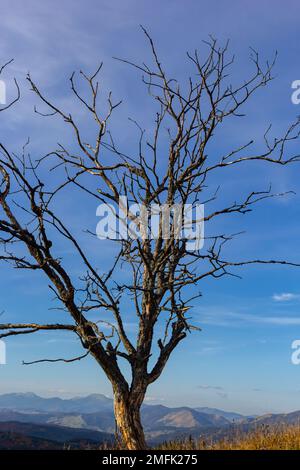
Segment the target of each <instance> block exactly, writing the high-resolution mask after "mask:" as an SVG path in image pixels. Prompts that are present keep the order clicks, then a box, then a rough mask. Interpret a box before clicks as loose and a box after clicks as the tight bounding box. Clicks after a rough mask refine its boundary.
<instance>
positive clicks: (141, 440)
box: [114, 392, 147, 450]
mask: <svg viewBox="0 0 300 470" xmlns="http://www.w3.org/2000/svg"><path fill="white" fill-rule="evenodd" d="M140 409H141V405H140V404H139V403H136V402H135V403H134V401H132V400H131V399H130V394H128V395H127V394H126V395H124V394H123V393H119V392H115V394H114V410H115V419H116V425H117V430H118V432H119V433H120V437H121V439H122V444H123V445H124V446H125V448H126V449H128V450H144V449H146V448H147V444H146V441H145V435H144V430H143V427H142V423H141V414H140Z"/></svg>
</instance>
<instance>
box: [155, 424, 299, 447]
mask: <svg viewBox="0 0 300 470" xmlns="http://www.w3.org/2000/svg"><path fill="white" fill-rule="evenodd" d="M158 449H159V450H300V425H276V426H266V425H261V426H259V427H257V428H256V429H254V430H253V431H249V432H241V431H238V430H237V431H236V432H233V435H232V436H231V437H228V438H224V439H221V440H219V441H217V442H213V441H212V440H209V439H199V440H196V439H192V438H189V439H186V440H182V441H180V440H179V441H169V442H166V443H164V444H162V445H161V446H159V447H158Z"/></svg>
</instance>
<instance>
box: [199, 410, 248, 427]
mask: <svg viewBox="0 0 300 470" xmlns="http://www.w3.org/2000/svg"><path fill="white" fill-rule="evenodd" d="M195 409H196V410H197V411H201V412H202V413H207V414H210V415H216V416H222V417H223V418H225V419H226V420H228V421H231V422H235V423H239V422H241V421H244V420H245V418H246V417H245V416H244V415H241V414H240V413H234V412H232V411H224V410H219V409H218V408H207V407H205V406H202V407H200V408H195Z"/></svg>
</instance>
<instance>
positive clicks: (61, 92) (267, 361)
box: [0, 0, 300, 413]
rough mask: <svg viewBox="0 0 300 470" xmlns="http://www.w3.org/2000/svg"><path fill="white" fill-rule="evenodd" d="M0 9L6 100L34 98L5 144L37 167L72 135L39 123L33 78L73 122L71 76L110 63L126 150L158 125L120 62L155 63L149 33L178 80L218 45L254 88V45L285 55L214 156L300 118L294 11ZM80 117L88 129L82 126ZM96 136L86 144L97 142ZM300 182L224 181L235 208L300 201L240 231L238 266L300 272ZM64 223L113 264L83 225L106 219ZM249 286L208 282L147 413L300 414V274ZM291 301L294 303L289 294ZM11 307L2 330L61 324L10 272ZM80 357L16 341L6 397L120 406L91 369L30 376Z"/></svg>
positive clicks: (92, 1)
mask: <svg viewBox="0 0 300 470" xmlns="http://www.w3.org/2000/svg"><path fill="white" fill-rule="evenodd" d="M0 8H1V11H0V18H1V28H0V63H2V62H5V61H6V60H8V59H11V58H14V59H15V61H14V63H13V64H12V65H11V67H10V68H9V69H7V70H6V72H5V75H4V79H5V80H6V83H7V87H8V95H9V96H11V95H12V93H13V87H12V77H13V76H16V77H17V79H18V80H19V82H20V85H21V89H22V100H21V102H20V103H18V104H17V105H16V107H15V108H14V109H11V110H9V111H8V112H6V113H2V114H1V116H0V117H1V121H0V138H1V141H3V142H5V144H6V145H7V146H8V147H10V148H11V149H12V150H13V151H16V152H18V151H20V148H21V146H22V145H23V144H24V142H25V141H26V139H27V137H28V136H30V137H31V145H30V150H31V152H32V155H34V156H38V155H39V154H40V153H45V152H47V151H48V150H49V149H50V148H53V146H55V144H56V142H57V141H67V142H68V141H69V138H70V134H69V132H68V130H66V129H64V128H62V127H61V126H60V125H59V123H58V122H57V121H56V120H48V121H47V124H46V123H45V122H44V121H43V120H41V119H40V118H39V117H38V116H36V115H34V113H33V105H34V104H35V98H34V96H33V95H32V93H30V91H29V90H28V86H27V84H26V81H25V75H26V73H27V72H28V71H30V73H31V75H32V77H33V78H34V80H35V81H36V82H38V83H39V84H40V86H41V87H42V88H43V90H44V91H45V92H46V93H47V95H48V96H49V95H50V96H51V97H52V98H53V99H54V100H55V101H56V102H59V103H60V104H61V105H63V106H64V107H67V108H69V109H72V106H73V103H72V101H71V97H70V93H69V90H68V78H69V76H70V74H71V72H72V71H73V70H76V69H80V68H83V69H85V70H87V71H90V70H93V69H94V68H95V66H96V65H97V64H98V63H99V62H100V61H103V62H104V69H103V75H102V86H103V89H104V91H105V90H109V89H111V90H113V93H114V96H115V97H116V99H121V98H123V99H124V103H123V106H122V108H121V109H120V112H119V113H118V115H117V116H116V118H115V129H116V130H117V132H118V137H119V141H120V143H121V144H122V143H123V144H124V145H128V142H129V143H130V142H131V136H132V134H131V132H132V130H131V128H130V127H129V126H128V122H127V117H128V116H130V117H135V118H137V119H139V120H140V121H141V122H142V123H143V124H144V125H145V126H147V125H149V122H148V124H147V119H148V117H149V116H148V114H149V112H150V111H151V107H150V105H149V103H148V101H147V99H148V98H147V94H146V93H145V90H144V89H143V87H142V84H141V83H140V76H139V74H137V73H135V72H134V71H133V70H130V69H128V68H126V67H125V66H124V65H122V64H120V63H118V62H116V61H114V60H113V59H112V57H113V56H120V57H126V58H130V59H136V60H144V59H145V60H146V59H149V50H148V47H147V44H146V42H145V40H144V37H143V35H142V33H141V31H140V30H139V24H143V25H144V26H145V27H146V28H147V29H148V30H149V31H150V33H151V35H152V36H153V38H154V40H155V42H156V44H157V47H158V50H159V53H160V56H161V58H162V60H163V61H164V63H165V65H166V67H167V68H168V70H169V71H170V73H171V74H174V75H176V76H179V77H183V76H184V73H185V67H186V61H185V52H186V51H187V50H194V49H195V48H196V47H199V48H200V49H201V48H202V47H203V45H202V43H201V41H202V40H203V39H207V37H208V34H213V35H214V36H215V37H216V38H218V39H219V40H221V41H224V40H226V39H228V38H229V39H230V47H231V51H232V52H233V53H235V54H236V65H235V67H234V70H233V72H234V77H233V79H234V80H237V79H243V78H244V77H245V78H246V76H247V74H248V72H249V60H248V57H249V46H252V47H254V48H255V49H257V50H258V51H260V53H261V54H262V57H264V58H267V57H270V56H272V55H273V53H274V51H275V50H278V53H279V57H278V62H277V65H276V69H275V75H276V80H275V81H273V82H272V83H271V84H270V86H269V87H268V88H266V89H263V90H262V91H260V92H259V93H258V94H257V95H256V96H255V97H254V98H253V100H252V101H251V102H249V106H248V107H247V111H248V117H247V118H244V119H243V120H242V121H241V122H238V123H235V124H234V125H229V126H228V127H226V128H225V129H224V131H223V132H222V133H220V135H218V138H217V139H216V142H215V144H214V147H213V149H212V151H214V152H218V151H224V149H225V150H228V149H231V148H232V146H236V144H239V143H241V142H244V141H247V139H248V138H252V137H254V138H255V139H258V141H259V139H260V138H261V136H262V135H263V133H264V131H265V129H266V128H267V127H268V125H269V123H270V122H273V128H274V131H278V132H280V131H282V130H284V129H285V127H286V126H287V124H288V123H289V122H291V121H293V120H294V119H295V117H296V116H297V115H298V114H300V107H297V106H295V105H293V104H292V103H291V83H292V81H294V80H297V79H300V59H299V58H300V43H299V24H298V22H299V13H300V6H299V3H298V2H297V1H296V0H295V1H292V0H287V1H286V2H280V1H272V2H270V1H266V0H262V1H260V2H259V3H258V2H251V3H250V2H247V4H246V2H241V1H233V0H229V1H227V2H222V1H211V2H204V1H202V0H200V1H195V0H194V1H191V0H186V1H185V2H180V1H177V0H173V1H169V0H166V1H164V2H162V1H157V0H153V1H152V2H146V1H144V0H140V1H136V0H129V1H126V2H122V1H120V0H118V1H115V0H110V1H104V0H98V1H96V0H85V1H84V2H83V1H77V2H72V1H69V0H66V1H64V2H58V1H56V0H54V1H51V2H50V1H48V0H44V1H43V2H38V1H32V0H28V1H27V2H22V1H21V0H10V1H7V0H2V2H1V6H0ZM78 118H79V119H80V122H81V123H83V125H84V118H85V117H84V115H79V116H78ZM124 122H126V124H125V125H124ZM85 131H86V133H87V135H88V133H89V129H88V128H86V129H85ZM297 145H299V144H297ZM299 172H300V167H299V166H296V165H295V166H293V167H292V168H284V169H282V168H280V169H277V168H274V167H270V166H268V167H264V168H261V167H257V166H253V167H250V169H249V167H248V169H247V170H246V169H243V168H239V171H238V173H237V174H235V173H232V174H231V176H230V178H228V179H226V180H225V181H223V195H224V198H225V199H228V200H229V199H231V197H232V198H234V195H236V194H241V191H245V190H246V189H247V188H253V189H262V187H263V188H264V187H266V186H268V184H269V183H270V182H271V181H272V182H273V189H274V191H286V190H294V191H296V192H297V194H296V195H295V196H293V197H288V198H284V199H283V200H278V201H277V200H271V201H269V202H267V203H266V204H264V205H261V206H257V208H256V211H255V213H252V214H250V215H249V216H246V217H242V218H237V219H234V220H232V221H231V222H230V223H229V222H228V226H226V229H227V228H228V230H229V231H235V230H236V228H238V229H239V230H246V231H247V233H246V234H245V235H243V236H242V237H240V239H239V240H238V241H237V243H236V244H235V245H234V246H233V247H232V248H231V250H232V251H231V253H232V255H234V256H237V257H240V258H251V256H253V255H254V254H257V255H258V256H260V257H265V258H269V257H277V258H281V259H284V258H286V259H293V260H298V261H300V248H299V237H300V204H299V202H300V198H299V192H300V191H299V190H300V187H299V177H298V175H299ZM49 178H50V176H49ZM60 210H61V211H62V213H63V214H64V215H65V217H66V219H67V221H68V223H69V224H70V226H71V227H72V229H73V230H74V231H75V232H76V233H78V236H80V237H82V242H83V243H85V244H86V246H87V248H88V249H89V250H90V253H91V254H92V255H93V257H94V259H95V262H97V261H99V262H101V263H103V262H104V263H106V264H107V265H108V263H109V261H110V258H111V252H110V247H109V246H108V245H106V244H105V243H106V242H103V241H102V242H101V241H97V242H93V243H92V242H91V241H90V239H84V238H83V235H82V229H83V228H85V226H89V227H91V228H93V227H95V225H96V223H97V220H96V216H95V211H96V206H95V205H93V204H89V206H87V207H83V204H80V203H78V201H74V200H72V199H66V200H65V201H64V202H63V204H62V205H61V209H60ZM226 223H227V222H226ZM230 224H231V225H230ZM101 244H102V245H101ZM59 249H60V250H61V252H62V254H63V255H64V258H65V262H66V264H67V265H68V266H69V267H70V269H71V270H72V273H73V274H74V276H76V275H77V276H78V275H79V274H80V266H77V265H74V263H73V262H72V252H68V251H66V250H65V248H64V247H62V246H61V247H59ZM239 274H242V276H243V278H242V279H241V280H239V279H235V278H228V279H223V280H220V281H214V280H208V281H206V282H205V283H204V284H203V285H201V286H200V287H201V291H202V292H203V297H202V298H201V299H200V300H199V301H197V303H196V304H194V309H193V312H192V313H193V317H194V321H196V322H197V324H199V326H200V327H201V328H202V332H201V333H195V334H193V335H192V336H191V337H190V338H189V340H188V341H186V342H185V343H183V344H182V345H181V346H180V348H178V350H177V351H176V352H175V353H174V355H173V357H172V359H171V361H170V364H169V366H168V367H167V369H166V371H165V373H164V375H163V376H162V377H161V379H160V380H159V382H157V383H156V384H154V385H152V386H151V388H150V389H149V393H148V397H147V400H148V402H149V403H154V402H159V403H162V404H167V405H174V406H175V405H176V406H177V405H191V406H214V407H221V408H224V409H228V410H229V409H232V410H235V411H241V412H244V413H263V412H270V411H273V412H279V411H289V410H293V409H300V366H294V365H292V364H291V359H290V358H291V353H292V350H291V343H292V341H293V340H295V339H299V338H300V285H299V279H300V271H299V270H297V269H293V268H281V267H276V268H274V267H271V266H269V267H251V268H247V269H244V270H243V271H241V272H240V273H239ZM287 293H288V294H290V295H288V296H287V295H285V296H284V295H282V294H287ZM0 299H1V303H0V310H4V315H3V316H2V319H1V321H2V320H3V321H8V322H9V321H20V322H21V321H24V322H27V321H37V320H39V319H41V318H42V319H43V321H44V320H46V321H49V320H51V321H54V319H55V320H56V319H57V318H58V313H54V312H53V311H51V310H50V311H49V308H51V307H52V306H53V303H52V302H51V294H49V290H48V287H47V280H46V279H40V278H38V277H37V276H36V274H35V273H23V272H20V271H13V270H12V269H9V268H8V267H6V266H3V265H1V267H0ZM128 327H129V328H131V329H133V330H134V328H135V324H134V323H133V322H131V323H130V321H129V322H128ZM79 351H80V348H79V345H78V344H77V342H76V340H74V339H73V337H72V336H70V334H67V333H61V334H60V335H56V336H54V335H51V334H50V335H44V334H42V333H41V334H37V335H28V336H27V337H25V336H24V337H19V338H13V339H11V340H10V341H8V342H7V358H8V363H7V365H5V366H0V392H7V391H34V392H36V393H40V394H42V395H48V396H50V395H61V396H71V395H76V394H87V393H94V392H98V393H104V394H107V395H111V390H110V386H109V384H108V382H107V380H106V379H105V377H104V375H103V373H102V372H101V370H99V368H98V366H96V365H95V364H94V363H93V361H92V360H89V359H87V360H85V362H79V363H74V364H69V365H65V364H55V365H51V364H49V365H47V364H46V365H45V364H44V365H34V366H30V367H28V366H26V367H25V366H22V365H21V361H22V360H23V359H24V360H34V359H38V358H40V357H59V356H63V355H66V356H68V357H69V356H72V355H73V354H75V355H76V353H77V352H79ZM187 361H188V366H187V365H186V364H187Z"/></svg>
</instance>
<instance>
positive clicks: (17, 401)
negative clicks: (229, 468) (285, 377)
mask: <svg viewBox="0 0 300 470" xmlns="http://www.w3.org/2000/svg"><path fill="white" fill-rule="evenodd" d="M142 422H143V426H144V429H145V433H146V438H147V439H148V441H149V442H150V443H152V444H153V443H158V442H161V441H163V440H170V439H178V438H184V437H186V436H188V435H191V436H194V437H196V438H197V437H199V436H201V437H203V438H205V437H209V438H211V439H219V438H221V437H225V436H228V435H230V433H233V432H236V431H237V430H239V431H241V432H244V431H247V430H249V429H252V428H255V427H257V426H259V425H265V424H268V425H273V424H280V423H282V424H295V423H297V424H298V423H299V422H300V411H295V412H293V413H287V414H269V415H263V416H259V417H249V416H248V417H247V416H243V415H241V414H239V413H234V412H228V411H224V410H220V409H217V408H207V407H197V408H189V407H178V408H169V407H167V406H163V405H144V406H143V407H142ZM114 431H115V418H114V413H113V401H112V400H111V399H110V398H107V397H105V396H104V395H100V394H99V395H98V394H93V395H89V396H87V397H78V398H71V399H62V398H55V397H54V398H42V397H39V396H38V395H35V394H34V393H10V394H5V395H0V449H1V448H6V447H5V445H6V444H5V442H6V443H7V442H8V441H7V439H9V433H10V435H11V439H12V440H16V442H17V444H18V445H20V447H15V448H26V445H28V448H61V447H59V446H62V445H68V446H71V447H72V446H73V447H75V448H80V446H84V445H85V444H84V443H88V445H89V446H96V445H99V443H101V442H104V441H111V440H112V439H113V435H114ZM3 443H4V444H3ZM17 444H16V445H17ZM11 445H12V446H13V444H11ZM1 446H4V447H1ZM22 446H25V447H22ZM43 446H44V447H43ZM51 446H52V447H51ZM57 446H58V447H57ZM12 448H14V447H12Z"/></svg>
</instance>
